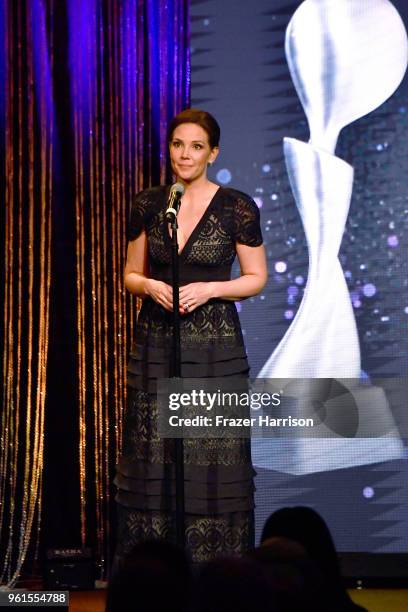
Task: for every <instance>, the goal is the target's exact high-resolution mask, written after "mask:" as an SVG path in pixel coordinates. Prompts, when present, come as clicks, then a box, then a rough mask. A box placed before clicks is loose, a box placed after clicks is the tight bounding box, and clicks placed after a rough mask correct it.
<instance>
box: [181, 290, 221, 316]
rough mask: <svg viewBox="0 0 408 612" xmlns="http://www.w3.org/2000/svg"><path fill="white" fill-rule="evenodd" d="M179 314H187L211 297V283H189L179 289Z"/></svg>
mask: <svg viewBox="0 0 408 612" xmlns="http://www.w3.org/2000/svg"><path fill="white" fill-rule="evenodd" d="M179 296H180V314H188V313H189V312H192V311H193V310H195V309H196V308H197V307H198V306H201V305H202V304H205V303H206V302H208V300H210V299H211V298H212V297H213V283H211V282H209V283H190V284H189V285H184V287H180V293H179Z"/></svg>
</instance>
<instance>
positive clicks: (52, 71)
mask: <svg viewBox="0 0 408 612" xmlns="http://www.w3.org/2000/svg"><path fill="white" fill-rule="evenodd" d="M0 41H1V43H0V78H1V83H2V87H1V89H0V132H1V134H0V155H1V165H0V190H1V199H2V202H3V206H1V210H0V215H1V229H0V241H1V247H2V253H3V254H4V255H3V257H2V262H1V274H2V276H1V280H2V282H1V283H0V292H1V296H0V297H1V300H2V303H3V304H4V315H3V318H2V321H1V324H0V325H1V329H0V333H1V339H2V340H3V351H2V352H1V359H2V366H3V368H2V372H3V385H2V410H1V422H0V428H1V430H0V435H1V450H0V453H1V454H0V496H1V499H2V500H4V501H3V503H2V504H1V505H0V544H1V546H0V572H1V580H0V581H1V583H2V584H8V585H9V586H14V585H15V584H16V583H17V581H18V579H19V577H20V576H22V575H27V574H32V573H33V572H34V569H35V565H34V563H35V562H36V561H38V562H39V561H40V560H41V559H42V558H43V554H44V553H45V550H46V549H48V548H55V547H65V548H67V547H69V548H72V547H84V546H89V547H91V548H92V549H93V552H94V555H95V560H96V562H97V564H98V568H99V570H98V577H99V578H106V576H107V569H108V564H109V559H110V556H111V553H112V551H111V545H112V544H111V542H112V539H113V536H114V534H113V526H114V520H113V512H114V501H113V485H112V480H113V473H114V466H115V464H116V462H117V460H118V457H119V456H120V450H121V449H120V440H121V427H122V413H123V407H124V405H125V400H126V384H125V380H126V378H125V368H126V362H127V356H128V351H129V348H130V330H131V328H132V327H133V324H134V319H135V313H136V301H135V300H132V299H130V298H129V296H128V295H127V293H126V292H125V290H124V287H123V280H122V278H123V267H124V261H125V257H126V233H127V226H128V216H129V210H130V205H131V202H132V199H133V198H134V196H135V194H136V193H137V192H138V191H140V189H142V188H144V187H148V186H151V185H154V184H159V183H164V182H166V180H169V179H170V168H169V164H168V160H167V142H166V127H167V123H168V121H169V119H170V118H171V117H172V116H173V115H174V114H176V113H177V112H179V111H180V110H182V109H183V108H186V107H188V106H189V92H190V70H189V66H190V63H189V21H188V1H187V0H155V1H153V0H122V1H120V2H117V1H116V0H103V1H101V2H99V1H98V0H61V1H60V0H58V1H57V0H27V1H26V2H22V1H17V2H15V1H14V0H1V1H0Z"/></svg>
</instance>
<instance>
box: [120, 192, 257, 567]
mask: <svg viewBox="0 0 408 612" xmlns="http://www.w3.org/2000/svg"><path fill="white" fill-rule="evenodd" d="M167 195H168V187H158V188H153V189H148V190H145V191H143V192H141V193H140V194H139V195H138V196H137V197H136V199H135V202H134V204H133V206H132V211H131V221H130V232H129V239H130V240H134V239H135V238H137V236H138V235H139V234H140V233H141V231H142V229H145V231H146V234H147V237H148V258H149V267H150V270H149V276H150V277H151V278H155V279H158V280H163V281H165V282H167V283H168V284H171V239H170V235H169V231H168V225H167V222H166V220H165V217H164V211H165V207H166V201H167ZM237 242H238V243H241V244H245V245H249V246H259V245H260V244H262V235H261V230H260V224H259V210H258V207H257V206H256V204H255V203H254V202H253V200H252V199H251V198H249V197H248V196H247V195H245V194H243V193H241V192H239V191H235V190H233V189H227V188H224V187H220V188H219V190H218V191H217V192H216V194H215V195H214V197H213V199H212V201H211V202H210V204H209V206H208V208H207V209H206V211H205V213H204V215H203V217H202V218H201V220H200V221H199V223H198V225H197V226H196V227H195V229H194V230H193V232H192V234H191V236H190V238H189V240H188V241H187V243H186V244H185V246H184V248H183V250H182V252H181V254H180V258H179V259H180V263H179V265H180V284H181V285H183V284H187V283H190V282H195V281H214V280H217V281H223V280H229V279H230V273H231V265H232V263H233V261H234V258H235V255H236V250H235V244H236V243H237ZM180 334H181V350H182V353H181V358H182V376H184V377H192V378H199V377H214V376H216V377H220V376H236V375H238V376H247V375H248V371H249V367H248V362H247V356H246V352H245V347H244V343H243V339H242V332H241V328H240V323H239V318H238V314H237V310H236V307H235V304H234V302H233V301H228V300H221V299H213V300H210V301H209V302H207V303H206V304H204V305H202V306H200V307H199V308H197V309H196V310H194V311H192V312H191V313H189V314H187V315H184V316H182V317H181V330H180ZM171 337H172V315H171V313H170V312H167V311H166V310H165V309H164V308H162V307H161V306H160V305H158V304H157V303H156V302H154V301H153V300H152V299H150V298H146V299H145V300H144V301H143V305H142V308H141V311H140V314H139V317H138V321H137V325H136V329H135V334H134V342H133V345H132V349H131V353H130V360H129V365H128V380H127V383H128V403H127V408H126V413H125V417H124V424H123V449H122V451H123V455H122V457H121V459H120V462H119V464H118V465H117V473H116V478H115V484H116V486H117V496H116V501H117V502H118V506H117V508H118V518H119V523H118V525H119V531H118V546H117V555H118V556H119V557H120V556H121V555H123V554H125V553H126V552H127V551H128V550H129V549H130V548H131V547H132V546H133V545H134V544H135V543H136V542H138V541H140V540H142V539H146V538H166V539H167V538H168V539H173V538H174V532H175V520H174V514H175V513H174V509H175V498H174V492H175V485H174V475H175V471H174V442H173V440H170V439H161V438H159V436H158V434H157V402H156V395H155V390H156V388H155V385H156V379H157V378H160V377H168V376H169V355H170V351H171ZM184 472H185V509H186V545H187V547H188V549H189V550H190V553H191V556H192V560H193V561H194V562H201V561H205V560H208V559H210V558H213V557H215V556H216V555H217V554H220V553H223V554H231V553H238V552H241V551H244V550H247V549H248V548H250V547H251V546H253V531H254V529H253V507H254V500H253V494H254V484H253V476H254V474H255V472H254V469H253V467H252V462H251V454H250V441H249V440H248V439H241V438H239V439H237V438H235V439H232V438H229V439H222V438H212V439H185V440H184Z"/></svg>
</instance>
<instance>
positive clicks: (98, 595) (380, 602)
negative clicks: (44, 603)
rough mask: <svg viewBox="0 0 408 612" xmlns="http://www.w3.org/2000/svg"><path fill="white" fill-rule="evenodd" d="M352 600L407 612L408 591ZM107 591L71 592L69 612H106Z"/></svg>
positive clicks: (375, 611)
mask: <svg viewBox="0 0 408 612" xmlns="http://www.w3.org/2000/svg"><path fill="white" fill-rule="evenodd" d="M350 595H351V597H352V599H353V600H354V601H355V602H356V603H358V604H360V605H362V606H364V607H365V608H367V610H369V612H407V610H408V589H361V590H356V589H352V590H350ZM105 597H106V591H103V590H102V591H80V592H71V594H70V602H71V603H70V606H69V612H104V611H105Z"/></svg>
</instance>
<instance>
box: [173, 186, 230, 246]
mask: <svg viewBox="0 0 408 612" xmlns="http://www.w3.org/2000/svg"><path fill="white" fill-rule="evenodd" d="M221 189H222V187H221V185H218V189H217V190H216V191H215V192H214V195H213V196H212V198H211V200H210V201H209V203H208V204H207V206H206V208H205V210H204V211H203V214H202V215H201V217H200V218H199V220H198V221H197V223H196V224H195V226H194V227H193V229H192V231H191V233H190V235H189V237H188V238H187V240H186V242H185V243H184V245H183V248H182V249H181V251H179V253H178V254H179V257H182V256H183V255H184V254H185V252H186V249H187V247H190V245H191V244H192V242H193V241H194V239H195V237H196V236H197V235H198V233H199V232H200V231H201V228H202V226H203V224H204V222H205V221H206V220H207V217H208V214H209V212H210V210H211V208H212V206H213V204H214V202H216V200H217V197H218V195H219V193H220V191H221ZM166 194H168V191H166ZM166 201H167V197H166ZM165 233H166V235H167V239H168V242H169V243H170V244H171V236H170V231H169V227H168V223H167V221H166V220H165Z"/></svg>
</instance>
